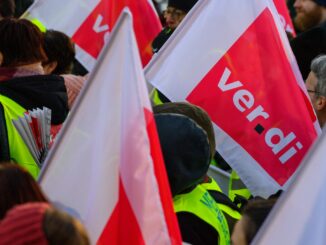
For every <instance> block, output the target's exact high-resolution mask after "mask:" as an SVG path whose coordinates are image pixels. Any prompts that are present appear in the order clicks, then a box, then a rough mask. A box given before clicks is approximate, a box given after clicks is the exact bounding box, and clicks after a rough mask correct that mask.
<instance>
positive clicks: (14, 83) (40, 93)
mask: <svg viewBox="0 0 326 245" xmlns="http://www.w3.org/2000/svg"><path fill="white" fill-rule="evenodd" d="M0 94H2V95H4V96H6V97H8V98H10V99H12V100H14V101H15V102H16V103H18V104H19V105H20V106H22V107H23V108H25V109H26V110H32V109H35V108H40V109H42V108H43V107H44V106H45V107H47V108H49V109H51V111H52V120H51V123H52V124H54V125H57V124H61V123H63V122H64V120H65V119H66V117H67V115H68V112H69V108H68V97H67V91H66V87H65V84H64V79H63V78H62V77H60V76H57V75H34V76H24V77H14V78H11V79H9V80H5V81H1V82H0Z"/></svg>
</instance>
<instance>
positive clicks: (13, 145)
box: [0, 95, 40, 179]
mask: <svg viewBox="0 0 326 245" xmlns="http://www.w3.org/2000/svg"><path fill="white" fill-rule="evenodd" d="M0 103H1V104H2V106H3V110H4V116H5V119H6V127H7V134H8V142H9V152H10V159H11V160H12V161H14V162H16V163H17V164H18V165H20V166H22V167H23V168H25V169H27V170H28V171H29V173H30V174H31V175H32V176H33V177H34V178H35V179H36V178H37V176H38V174H39V172H40V169H39V167H38V166H37V164H36V162H35V161H34V159H33V157H32V155H31V153H30V152H29V150H28V148H27V146H26V145H25V143H24V141H23V139H22V138H21V136H20V134H19V133H18V131H17V130H16V128H15V126H14V125H13V124H12V120H13V119H17V118H18V117H19V116H22V115H23V114H24V112H26V110H25V109H24V108H23V107H21V106H20V105H19V104H17V103H16V102H14V101H13V100H11V99H9V98H8V97H5V96H3V95H0Z"/></svg>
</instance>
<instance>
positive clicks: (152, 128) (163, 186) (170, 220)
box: [144, 108, 182, 244]
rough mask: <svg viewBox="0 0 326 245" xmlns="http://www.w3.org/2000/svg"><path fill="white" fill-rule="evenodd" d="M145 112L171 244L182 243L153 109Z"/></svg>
mask: <svg viewBox="0 0 326 245" xmlns="http://www.w3.org/2000/svg"><path fill="white" fill-rule="evenodd" d="M144 114H145V119H146V124H147V134H148V137H149V139H150V150H151V156H152V159H153V163H154V171H155V176H156V179H157V183H158V187H159V191H160V197H161V201H162V205H163V210H164V215H165V220H166V223H167V227H168V230H169V234H170V237H171V244H181V241H182V240H181V235H180V232H179V225H178V221H177V218H176V215H175V214H174V209H173V205H172V194H171V191H170V189H169V188H167V186H169V181H168V177H167V173H166V170H165V165H164V160H163V156H162V151H161V146H160V141H159V138H158V134H157V130H156V124H155V121H154V118H153V114H152V112H151V111H149V110H148V109H146V108H145V109H144Z"/></svg>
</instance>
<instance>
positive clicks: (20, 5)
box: [14, 0, 34, 18]
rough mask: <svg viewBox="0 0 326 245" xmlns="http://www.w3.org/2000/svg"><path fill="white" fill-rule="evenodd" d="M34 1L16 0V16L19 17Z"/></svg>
mask: <svg viewBox="0 0 326 245" xmlns="http://www.w3.org/2000/svg"><path fill="white" fill-rule="evenodd" d="M33 3H34V0H15V5H16V7H15V15H14V16H15V17H16V18H19V17H21V16H22V14H23V13H25V11H26V10H27V9H28V8H29V7H30V6H31V5H32V4H33Z"/></svg>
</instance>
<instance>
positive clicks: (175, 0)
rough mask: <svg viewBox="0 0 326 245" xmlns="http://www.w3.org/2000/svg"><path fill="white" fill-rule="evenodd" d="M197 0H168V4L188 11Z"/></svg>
mask: <svg viewBox="0 0 326 245" xmlns="http://www.w3.org/2000/svg"><path fill="white" fill-rule="evenodd" d="M197 1H198V0H169V2H168V6H169V7H173V8H176V9H180V10H183V11H185V12H186V13H188V12H189V11H190V9H191V8H192V7H193V6H194V5H195V4H196V3H197Z"/></svg>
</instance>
